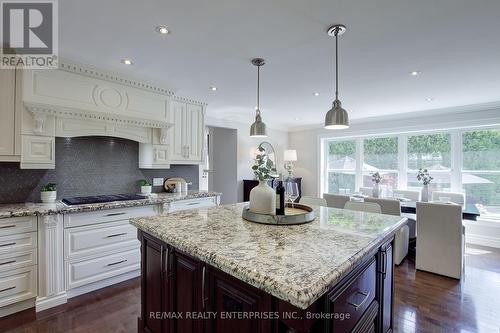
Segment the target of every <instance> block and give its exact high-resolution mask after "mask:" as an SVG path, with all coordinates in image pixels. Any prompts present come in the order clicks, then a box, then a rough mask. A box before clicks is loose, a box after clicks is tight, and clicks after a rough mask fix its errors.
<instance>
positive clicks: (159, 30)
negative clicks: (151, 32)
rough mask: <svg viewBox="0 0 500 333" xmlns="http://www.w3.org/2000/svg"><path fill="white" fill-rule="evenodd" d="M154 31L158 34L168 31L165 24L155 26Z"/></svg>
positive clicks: (164, 33)
mask: <svg viewBox="0 0 500 333" xmlns="http://www.w3.org/2000/svg"><path fill="white" fill-rule="evenodd" d="M156 32H158V33H159V34H162V35H166V34H168V33H169V32H170V31H169V30H168V28H167V27H166V26H164V25H159V26H157V27H156Z"/></svg>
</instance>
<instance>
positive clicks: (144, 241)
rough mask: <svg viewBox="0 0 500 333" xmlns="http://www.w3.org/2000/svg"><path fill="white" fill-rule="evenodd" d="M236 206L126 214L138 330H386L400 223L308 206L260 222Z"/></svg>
mask: <svg viewBox="0 0 500 333" xmlns="http://www.w3.org/2000/svg"><path fill="white" fill-rule="evenodd" d="M245 205H246V204H245V203H240V204H233V205H223V206H219V207H214V208H207V209H198V210H189V211H184V212H178V213H173V214H166V215H159V216H152V217H145V218H137V219H132V220H131V223H132V224H133V225H134V226H136V227H137V228H138V229H139V233H138V237H139V240H140V241H141V255H142V261H141V275H142V309H141V317H140V318H139V331H140V332H217V333H221V332H249V333H255V332H384V333H385V332H388V331H390V330H391V329H392V304H393V301H392V297H393V292H392V289H393V262H392V242H393V239H394V234H395V232H397V231H398V230H399V229H400V228H401V227H402V226H403V225H404V224H405V223H406V219H405V218H401V217H396V216H389V215H381V214H370V213H362V212H354V211H348V210H341V209H334V208H327V207H315V213H316V219H315V220H314V221H313V222H312V223H308V224H303V225H296V226H273V225H261V224H256V223H252V222H248V221H246V220H244V219H242V217H241V212H242V209H243V207H244V206H245Z"/></svg>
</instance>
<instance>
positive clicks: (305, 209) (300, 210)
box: [242, 203, 316, 225]
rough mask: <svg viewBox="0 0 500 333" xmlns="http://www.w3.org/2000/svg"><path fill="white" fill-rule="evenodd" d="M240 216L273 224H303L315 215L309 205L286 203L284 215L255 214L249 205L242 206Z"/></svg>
mask: <svg viewBox="0 0 500 333" xmlns="http://www.w3.org/2000/svg"><path fill="white" fill-rule="evenodd" d="M242 217H243V218H244V219H245V220H247V221H250V222H255V223H262V224H273V225H292V224H304V223H309V222H312V221H314V219H315V218H316V215H315V214H314V211H313V209H312V208H311V207H309V206H306V205H302V204H298V203H294V204H293V207H292V205H291V204H290V203H287V204H286V208H285V215H267V214H257V213H253V212H251V211H250V209H249V207H248V206H246V207H245V208H243V213H242Z"/></svg>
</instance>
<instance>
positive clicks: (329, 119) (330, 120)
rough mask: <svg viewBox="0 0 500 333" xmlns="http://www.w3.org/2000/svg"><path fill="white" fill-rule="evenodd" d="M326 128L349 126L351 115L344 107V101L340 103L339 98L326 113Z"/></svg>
mask: <svg viewBox="0 0 500 333" xmlns="http://www.w3.org/2000/svg"><path fill="white" fill-rule="evenodd" d="M325 128H326V129H343V128H349V115H348V114H347V111H346V110H345V109H343V108H342V103H340V101H339V100H338V99H336V100H335V101H334V102H333V105H332V108H331V109H330V110H329V111H328V112H327V114H326V117H325Z"/></svg>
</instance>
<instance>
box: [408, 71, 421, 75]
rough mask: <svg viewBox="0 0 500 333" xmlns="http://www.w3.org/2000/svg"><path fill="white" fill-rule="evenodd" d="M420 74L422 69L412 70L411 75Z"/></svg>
mask: <svg viewBox="0 0 500 333" xmlns="http://www.w3.org/2000/svg"><path fill="white" fill-rule="evenodd" d="M419 74H420V71H412V72H410V75H411V76H417V75H419Z"/></svg>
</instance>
